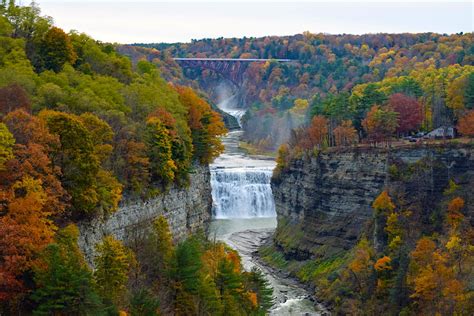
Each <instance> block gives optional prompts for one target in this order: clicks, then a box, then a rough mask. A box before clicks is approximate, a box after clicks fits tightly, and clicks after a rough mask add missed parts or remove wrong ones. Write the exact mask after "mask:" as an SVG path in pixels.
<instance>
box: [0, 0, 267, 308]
mask: <svg viewBox="0 0 474 316" xmlns="http://www.w3.org/2000/svg"><path fill="white" fill-rule="evenodd" d="M225 132H226V129H225V127H224V124H223V122H222V120H221V118H220V116H219V115H218V114H217V113H216V112H214V111H213V110H212V109H211V107H210V105H209V104H208V103H207V102H206V101H205V100H204V99H202V98H201V97H200V95H199V94H198V93H197V92H195V91H194V90H192V89H191V88H188V87H181V86H177V85H173V84H169V83H168V82H166V81H165V80H164V79H163V78H162V77H161V75H160V73H159V71H158V70H157V69H156V67H155V65H153V64H151V63H149V62H147V61H146V60H142V61H139V62H137V63H135V64H133V65H132V62H131V61H130V59H129V58H127V57H125V56H123V55H120V54H119V53H117V52H116V49H115V46H114V45H111V44H107V43H101V42H98V41H96V40H94V39H92V38H90V37H89V36H87V35H85V34H82V33H78V32H70V33H69V34H67V33H65V32H64V31H63V30H62V29H60V28H58V27H56V26H54V24H53V21H52V19H51V18H49V17H45V16H42V15H41V13H40V10H39V8H38V7H37V6H36V5H35V4H34V3H32V4H31V5H30V6H18V5H16V4H15V2H14V1H9V2H8V3H7V1H2V2H1V3H0V236H1V238H0V314H4V313H5V314H10V313H12V314H20V313H27V314H30V313H31V312H33V313H34V314H35V315H51V314H55V315H71V314H73V315H117V314H118V313H119V310H124V311H127V312H129V313H131V314H132V315H158V314H159V313H160V311H161V312H164V311H168V312H169V311H173V312H174V313H176V314H177V315H189V314H190V313H193V314H194V313H201V314H207V313H212V314H228V313H234V314H235V313H237V314H256V315H257V314H259V315H261V314H263V313H265V311H266V310H267V309H268V308H269V307H270V305H271V299H272V296H271V289H269V287H268V285H267V283H266V281H265V280H264V279H263V277H262V275H261V273H260V272H259V271H256V270H255V271H251V272H245V271H242V270H241V263H240V258H239V256H238V254H237V253H236V252H235V251H233V250H230V249H228V248H227V247H226V246H224V245H223V244H220V243H216V242H209V241H207V240H206V239H205V238H203V237H202V236H195V237H191V238H189V239H188V240H186V241H184V242H183V243H182V244H179V245H174V244H173V242H172V239H171V232H170V231H169V227H168V224H167V222H166V220H165V219H164V218H159V219H158V220H157V221H156V222H155V224H154V228H153V229H152V232H151V233H150V234H149V235H148V236H147V237H146V238H144V239H143V240H140V242H139V243H138V244H140V245H142V246H143V247H141V248H140V249H136V248H133V247H132V248H133V249H130V248H128V247H126V246H125V245H123V244H122V243H121V242H120V241H118V240H116V239H114V238H113V237H111V236H106V237H105V238H104V240H103V241H102V243H100V244H99V245H98V246H97V249H96V251H97V254H98V256H97V257H96V258H95V267H96V269H95V271H93V272H92V271H91V270H90V269H89V267H88V266H87V264H86V263H85V260H84V257H83V254H82V253H81V251H80V249H79V248H78V245H77V239H78V234H79V232H78V229H77V227H76V226H75V225H74V223H75V222H77V221H79V220H80V221H87V220H90V219H93V218H97V217H99V218H106V217H107V216H108V215H109V214H111V213H113V212H115V211H116V209H117V208H118V205H119V203H120V201H121V199H122V197H123V196H127V197H128V198H135V199H136V198H149V197H153V196H155V195H157V194H161V193H164V192H166V191H167V190H168V189H169V188H170V187H171V186H186V185H188V182H189V174H190V172H193V168H194V166H195V164H199V163H200V164H208V163H210V162H211V161H212V160H213V159H214V158H215V157H216V156H217V155H219V154H220V152H221V151H222V150H223V146H222V144H221V142H220V139H219V136H220V135H222V134H224V133H225ZM160 259H163V260H160ZM150 260H151V261H150Z"/></svg>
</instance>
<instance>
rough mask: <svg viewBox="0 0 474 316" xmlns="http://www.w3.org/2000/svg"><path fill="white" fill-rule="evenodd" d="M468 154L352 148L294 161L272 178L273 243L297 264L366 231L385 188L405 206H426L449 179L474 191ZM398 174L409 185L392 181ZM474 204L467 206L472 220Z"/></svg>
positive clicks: (463, 149)
mask: <svg viewBox="0 0 474 316" xmlns="http://www.w3.org/2000/svg"><path fill="white" fill-rule="evenodd" d="M473 151H474V150H473V148H472V146H468V145H465V146H464V145H460V146H452V147H443V146H424V147H414V148H398V149H397V148H395V149H391V150H382V149H351V150H346V151H344V152H335V151H334V152H327V153H319V154H318V155H317V156H312V157H306V158H301V159H294V160H292V161H291V163H290V164H289V165H288V166H287V168H285V170H283V171H282V172H281V174H280V175H278V176H275V177H274V178H273V179H272V190H273V194H274V196H275V205H276V211H277V215H278V228H277V232H276V235H275V243H276V245H277V246H278V247H279V248H280V250H282V251H283V252H284V253H285V254H286V255H287V256H288V257H292V258H294V259H297V260H305V259H309V258H312V257H330V256H333V255H337V254H339V253H344V252H345V251H347V250H348V249H351V248H352V247H353V246H354V245H355V243H356V242H357V240H358V239H359V237H360V235H361V233H362V232H363V231H364V230H365V228H367V225H370V221H371V220H372V219H373V210H372V207H371V204H372V202H373V201H374V199H375V198H376V196H377V195H378V194H380V192H381V191H382V190H383V189H384V188H385V187H386V186H388V185H390V186H393V185H398V186H399V187H400V186H402V187H403V188H402V189H403V190H404V191H405V192H406V198H407V200H408V202H410V201H411V202H413V203H426V205H428V206H429V204H430V203H433V205H435V204H434V202H436V201H437V200H438V201H439V199H441V198H442V196H443V194H442V193H443V190H444V189H445V188H446V187H447V185H448V181H449V180H450V179H454V180H455V181H456V183H458V184H461V185H463V186H465V187H471V188H472V187H473V186H474V183H473V179H474V154H473ZM397 168H401V169H403V170H404V172H405V173H411V177H410V179H409V180H403V181H401V180H399V179H398V180H397V176H398V175H397V172H398V171H397V170H398V169H397ZM473 195H474V194H472V195H471V196H473ZM473 199H474V197H473ZM473 202H474V201H466V205H469V208H470V209H469V210H468V213H469V214H470V215H472V214H473V213H474V212H473V210H472V205H473V204H474V203H473ZM472 217H474V216H471V220H472Z"/></svg>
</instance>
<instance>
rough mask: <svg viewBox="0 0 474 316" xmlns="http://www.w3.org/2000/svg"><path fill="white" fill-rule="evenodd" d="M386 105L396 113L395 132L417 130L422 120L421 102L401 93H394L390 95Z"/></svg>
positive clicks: (402, 132)
mask: <svg viewBox="0 0 474 316" xmlns="http://www.w3.org/2000/svg"><path fill="white" fill-rule="evenodd" d="M388 106H389V107H390V108H392V109H393V111H394V112H396V113H398V117H397V123H398V127H397V130H396V131H397V133H401V134H405V133H408V132H413V131H417V130H418V129H419V128H420V126H421V123H422V120H423V113H422V108H421V104H420V103H419V102H418V101H417V100H416V99H415V98H413V97H409V96H406V95H404V94H402V93H395V94H392V95H391V96H390V99H389V100H388Z"/></svg>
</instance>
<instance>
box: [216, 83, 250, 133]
mask: <svg viewBox="0 0 474 316" xmlns="http://www.w3.org/2000/svg"><path fill="white" fill-rule="evenodd" d="M214 94H215V96H216V99H217V107H218V108H219V109H221V110H222V111H224V112H226V113H228V114H230V115H232V116H234V117H235V118H236V119H237V121H238V123H239V125H240V126H241V127H242V122H241V119H242V116H244V114H245V112H246V109H244V108H243V107H242V106H241V105H240V104H239V97H238V94H239V92H238V89H236V88H235V87H232V86H231V85H230V84H228V83H226V82H225V81H221V82H220V83H219V84H218V85H217V87H216V88H215V90H214Z"/></svg>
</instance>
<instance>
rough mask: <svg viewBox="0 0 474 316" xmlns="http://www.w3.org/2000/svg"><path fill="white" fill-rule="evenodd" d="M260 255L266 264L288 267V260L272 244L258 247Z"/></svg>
mask: <svg viewBox="0 0 474 316" xmlns="http://www.w3.org/2000/svg"><path fill="white" fill-rule="evenodd" d="M259 252H260V256H261V258H262V259H263V261H265V262H266V263H267V264H269V265H270V266H272V267H275V268H278V269H286V268H287V267H288V261H286V259H285V256H284V254H283V253H281V252H279V251H277V250H276V249H275V247H274V246H273V245H272V246H262V247H260V249H259Z"/></svg>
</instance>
